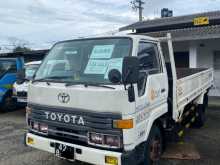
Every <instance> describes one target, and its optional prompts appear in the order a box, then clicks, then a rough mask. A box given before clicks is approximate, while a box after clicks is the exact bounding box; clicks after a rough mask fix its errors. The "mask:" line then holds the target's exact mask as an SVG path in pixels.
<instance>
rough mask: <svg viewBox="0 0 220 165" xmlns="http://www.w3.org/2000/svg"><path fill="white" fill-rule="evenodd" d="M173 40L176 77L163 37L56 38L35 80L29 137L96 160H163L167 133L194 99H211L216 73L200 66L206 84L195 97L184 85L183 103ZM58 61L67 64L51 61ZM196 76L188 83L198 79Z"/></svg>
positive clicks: (63, 153)
mask: <svg viewBox="0 0 220 165" xmlns="http://www.w3.org/2000/svg"><path fill="white" fill-rule="evenodd" d="M167 40H169V41H170V42H168V47H169V53H168V59H169V60H170V72H171V74H169V75H171V76H169V75H168V73H167V67H166V64H165V57H164V56H165V55H164V54H163V51H162V49H161V40H160V39H156V38H151V37H147V36H142V35H125V36H110V37H98V38H88V39H79V40H71V41H64V42H59V43H57V44H55V45H54V47H53V48H52V49H51V51H50V52H49V54H48V56H47V57H46V58H45V59H44V61H43V63H42V64H41V66H40V68H39V70H38V71H37V73H36V77H35V79H34V80H33V81H32V83H31V84H30V86H29V96H28V106H27V124H28V132H27V134H26V135H25V143H26V144H27V145H28V146H31V147H34V148H37V149H40V150H44V151H48V152H51V153H54V154H55V155H56V156H58V157H62V158H66V159H68V160H71V161H74V160H78V161H82V162H87V163H92V164H100V165H109V164H112V165H121V164H126V165H127V164H132V165H134V164H138V163H140V162H144V164H145V165H149V164H152V162H154V161H157V160H158V159H159V157H160V155H161V153H162V151H163V147H162V146H163V144H164V142H165V132H166V131H167V130H172V129H171V128H173V127H174V126H173V125H176V124H177V123H178V121H179V119H181V116H182V114H184V112H185V110H184V109H185V107H186V106H187V105H188V104H191V103H193V102H194V101H195V100H196V101H195V102H196V103H200V104H201V103H202V102H203V98H204V95H205V94H206V93H207V91H208V88H210V86H211V83H212V76H213V75H212V72H211V70H203V71H202V73H199V72H195V73H198V74H197V75H193V76H194V80H193V81H194V83H195V82H197V81H199V82H200V83H201V86H199V89H198V88H196V91H195V95H193V96H192V94H194V93H189V92H186V91H185V87H183V86H181V89H182V93H180V92H179V93H178V94H179V96H183V95H184V99H186V100H187V101H185V100H182V97H179V100H180V101H181V102H177V100H178V99H177V98H176V96H177V93H176V91H177V89H179V86H177V84H180V85H181V83H180V82H177V77H176V68H175V62H174V57H173V52H172V42H171V38H170V37H167ZM51 61H65V62H62V63H60V62H59V63H57V64H56V65H53V67H47V66H48V65H49V64H50V63H51ZM47 68H49V69H47ZM201 75H203V76H204V77H201ZM196 76H197V77H199V78H202V79H203V80H204V82H205V83H204V84H203V83H202V81H201V80H200V79H198V80H197V79H196V78H195V77H196ZM191 78H192V77H188V78H187V80H183V79H182V80H181V82H182V83H183V82H185V83H184V85H185V84H187V83H188V85H190V83H191ZM208 78H210V80H208ZM200 87H202V89H200ZM192 91H193V90H192ZM198 91H199V92H198ZM174 96H175V97H174ZM188 97H189V98H188ZM183 101H185V102H183ZM177 125H178V124H177Z"/></svg>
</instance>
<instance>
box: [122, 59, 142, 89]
mask: <svg viewBox="0 0 220 165" xmlns="http://www.w3.org/2000/svg"><path fill="white" fill-rule="evenodd" d="M138 78H139V59H138V58H137V57H131V56H129V57H125V58H124V60H123V66H122V82H123V83H124V84H125V85H127V84H136V83H137V82H138Z"/></svg>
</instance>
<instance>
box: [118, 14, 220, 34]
mask: <svg viewBox="0 0 220 165" xmlns="http://www.w3.org/2000/svg"><path fill="white" fill-rule="evenodd" d="M198 17H208V18H209V21H210V22H211V23H218V24H220V22H219V21H218V22H213V21H216V20H220V11H212V12H205V13H198V14H191V15H184V16H176V17H167V18H156V19H152V20H146V21H142V22H136V23H134V24H131V25H128V26H125V27H122V28H120V31H124V30H132V29H136V30H137V29H143V28H145V29H147V28H150V29H151V28H155V27H165V26H172V25H180V24H191V25H193V20H194V18H198Z"/></svg>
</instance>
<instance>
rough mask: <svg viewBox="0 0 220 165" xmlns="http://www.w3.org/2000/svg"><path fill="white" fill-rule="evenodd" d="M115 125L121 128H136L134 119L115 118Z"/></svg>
mask: <svg viewBox="0 0 220 165" xmlns="http://www.w3.org/2000/svg"><path fill="white" fill-rule="evenodd" d="M113 127H114V128H120V129H131V128H134V121H133V119H128V120H114V121H113Z"/></svg>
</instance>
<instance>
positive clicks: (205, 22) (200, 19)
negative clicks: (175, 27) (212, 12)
mask: <svg viewBox="0 0 220 165" xmlns="http://www.w3.org/2000/svg"><path fill="white" fill-rule="evenodd" d="M193 23H194V25H195V26H199V25H208V24H209V17H197V18H194V20H193Z"/></svg>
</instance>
